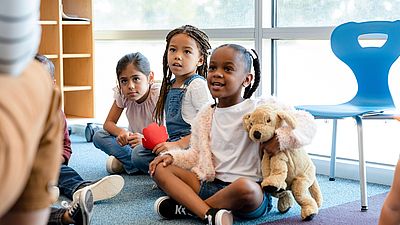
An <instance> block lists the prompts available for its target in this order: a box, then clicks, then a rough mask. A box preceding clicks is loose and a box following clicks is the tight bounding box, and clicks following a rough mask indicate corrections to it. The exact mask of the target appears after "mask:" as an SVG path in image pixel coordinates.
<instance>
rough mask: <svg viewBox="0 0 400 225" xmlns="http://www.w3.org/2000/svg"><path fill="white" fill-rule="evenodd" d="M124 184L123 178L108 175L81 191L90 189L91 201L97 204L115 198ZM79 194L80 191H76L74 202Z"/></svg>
mask: <svg viewBox="0 0 400 225" xmlns="http://www.w3.org/2000/svg"><path fill="white" fill-rule="evenodd" d="M124 184H125V181H124V178H123V177H121V176H120V175H109V176H106V177H103V178H102V179H101V180H99V181H97V182H96V183H94V184H91V185H88V186H86V187H84V188H82V189H90V190H91V191H92V194H93V201H94V202H97V201H101V200H105V199H109V198H112V197H114V196H116V195H117V194H118V193H119V192H121V190H122V188H123V187H124ZM79 192H81V190H77V191H76V192H75V193H74V195H73V199H74V200H75V198H77V197H78V196H79Z"/></svg>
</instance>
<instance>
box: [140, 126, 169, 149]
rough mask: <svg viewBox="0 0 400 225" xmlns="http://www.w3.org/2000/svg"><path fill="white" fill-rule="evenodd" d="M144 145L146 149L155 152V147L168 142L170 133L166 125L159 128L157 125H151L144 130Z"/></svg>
mask: <svg viewBox="0 0 400 225" xmlns="http://www.w3.org/2000/svg"><path fill="white" fill-rule="evenodd" d="M142 133H143V138H142V144H143V147H145V148H146V149H151V150H153V149H154V147H155V146H156V145H157V144H159V143H162V142H165V141H167V139H168V133H167V128H166V127H165V126H164V125H161V126H158V124H157V123H151V124H150V125H148V126H147V127H145V128H143V132H142Z"/></svg>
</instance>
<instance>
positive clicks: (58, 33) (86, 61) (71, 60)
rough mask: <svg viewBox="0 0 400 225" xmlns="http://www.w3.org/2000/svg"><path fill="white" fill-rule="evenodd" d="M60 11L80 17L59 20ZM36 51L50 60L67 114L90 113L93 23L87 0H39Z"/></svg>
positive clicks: (92, 89) (92, 105)
mask: <svg viewBox="0 0 400 225" xmlns="http://www.w3.org/2000/svg"><path fill="white" fill-rule="evenodd" d="M63 12H64V13H65V14H67V15H68V16H71V17H79V18H87V19H89V21H82V20H73V19H72V20H71V19H69V20H65V19H64V20H63ZM39 24H40V25H41V27H42V37H41V42H40V46H39V53H40V54H42V55H45V56H47V57H48V58H49V59H51V61H52V62H53V63H54V66H55V79H56V83H57V86H58V87H59V88H60V91H61V95H62V105H63V109H64V112H65V114H66V115H67V118H93V117H94V79H93V77H94V71H93V65H94V64H93V23H92V1H91V0H42V1H41V5H40V21H39Z"/></svg>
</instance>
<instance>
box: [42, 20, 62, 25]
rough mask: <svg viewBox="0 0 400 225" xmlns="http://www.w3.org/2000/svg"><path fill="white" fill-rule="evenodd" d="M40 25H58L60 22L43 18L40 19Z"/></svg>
mask: <svg viewBox="0 0 400 225" xmlns="http://www.w3.org/2000/svg"><path fill="white" fill-rule="evenodd" d="M39 24H40V25H57V24H58V22H57V21H56V20H41V21H39Z"/></svg>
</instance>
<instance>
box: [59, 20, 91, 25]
mask: <svg viewBox="0 0 400 225" xmlns="http://www.w3.org/2000/svg"><path fill="white" fill-rule="evenodd" d="M62 25H90V21H62Z"/></svg>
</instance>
